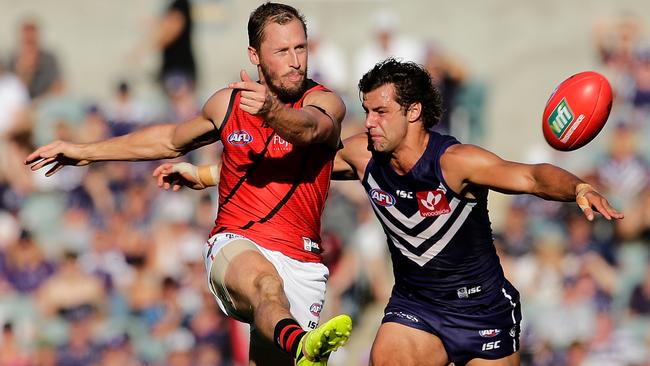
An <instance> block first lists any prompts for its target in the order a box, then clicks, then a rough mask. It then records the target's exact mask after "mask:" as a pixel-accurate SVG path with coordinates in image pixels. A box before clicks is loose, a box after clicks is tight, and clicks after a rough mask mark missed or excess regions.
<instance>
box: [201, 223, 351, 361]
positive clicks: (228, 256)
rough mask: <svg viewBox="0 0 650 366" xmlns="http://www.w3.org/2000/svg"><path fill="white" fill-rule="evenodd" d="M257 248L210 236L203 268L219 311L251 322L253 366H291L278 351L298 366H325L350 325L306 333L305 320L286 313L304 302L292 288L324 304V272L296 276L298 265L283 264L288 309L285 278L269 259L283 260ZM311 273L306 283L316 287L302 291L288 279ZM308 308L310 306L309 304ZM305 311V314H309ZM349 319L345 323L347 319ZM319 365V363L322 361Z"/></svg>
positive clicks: (238, 238) (230, 236) (225, 236)
mask: <svg viewBox="0 0 650 366" xmlns="http://www.w3.org/2000/svg"><path fill="white" fill-rule="evenodd" d="M261 250H264V249H262V248H259V247H257V246H256V245H255V244H254V243H253V242H251V241H250V240H248V239H246V238H244V237H241V236H238V235H233V234H220V235H217V236H216V237H213V238H211V241H209V242H208V247H207V248H206V253H205V258H206V267H207V268H208V269H209V273H210V288H211V290H212V291H213V293H214V294H215V295H216V297H217V300H218V302H219V305H220V307H221V308H222V310H224V312H225V313H226V314H227V315H229V316H232V317H234V318H236V319H239V320H242V321H245V322H247V323H251V324H252V327H253V329H254V334H252V337H251V364H254V365H284V364H292V363H293V362H290V361H291V359H290V358H287V357H286V356H284V355H282V354H281V351H280V348H281V349H283V350H285V351H286V352H287V353H288V354H291V356H294V355H295V357H296V358H297V359H298V365H302V364H305V365H311V364H313V365H318V364H325V362H326V358H327V357H328V356H329V353H330V352H332V351H333V350H334V349H336V348H338V347H339V346H341V345H342V344H343V343H345V342H346V341H347V338H348V337H349V331H350V329H349V328H351V321H348V323H345V322H343V323H345V324H344V325H341V324H342V321H341V320H337V321H335V322H334V325H331V324H329V323H330V322H328V323H326V324H324V325H323V326H321V327H319V328H317V329H315V330H313V331H311V332H312V333H311V335H310V333H307V334H306V332H305V331H304V330H303V328H308V324H307V323H308V322H307V321H306V320H305V319H302V317H301V321H302V323H304V324H302V325H301V324H300V323H299V322H298V321H296V319H295V318H294V317H293V316H292V313H291V312H290V307H292V306H294V305H295V304H296V302H297V301H298V303H300V304H301V305H302V304H304V303H305V301H307V299H304V298H303V299H298V300H296V299H295V298H296V297H299V296H298V295H297V294H296V289H298V291H301V292H307V293H309V294H310V295H314V296H313V297H314V298H316V299H315V300H314V301H318V299H319V298H320V299H321V300H320V302H319V304H320V305H322V297H323V296H324V290H325V287H324V286H325V282H324V280H325V278H326V274H323V273H320V274H319V273H318V272H319V271H318V268H315V269H314V268H308V269H307V271H306V272H305V273H300V271H301V270H302V268H301V267H295V268H292V263H290V262H285V263H283V264H282V265H281V266H280V267H279V268H282V267H289V268H290V269H291V270H290V271H288V272H287V273H284V276H287V278H286V280H287V281H289V283H290V285H291V286H292V287H291V289H290V290H291V291H292V294H293V296H294V300H293V304H291V305H290V302H289V300H288V298H287V295H286V294H285V288H284V286H285V283H284V280H283V278H282V276H281V275H280V274H279V273H278V271H277V269H276V267H275V266H274V264H273V263H272V262H271V261H270V259H271V260H275V261H277V260H287V259H286V257H283V256H281V255H280V257H279V258H275V257H274V256H278V255H279V254H278V253H275V254H272V253H269V252H268V251H266V250H264V251H265V253H266V254H262V252H261ZM267 257H268V258H267ZM293 265H295V263H294V264H293ZM306 266H309V265H306ZM321 266H322V265H321ZM323 268H324V267H323ZM310 269H311V271H310ZM285 272H286V271H285ZM294 272H295V273H294ZM309 272H316V278H315V279H313V280H312V281H309V280H310V279H309V278H308V281H307V285H308V287H314V286H315V287H316V289H315V290H314V289H312V288H308V287H304V284H301V283H300V281H297V279H296V278H291V276H293V277H296V276H301V277H302V276H304V277H309ZM325 272H326V269H325ZM319 278H322V281H319ZM301 285H303V289H300V286H301ZM320 286H322V287H320ZM307 298H308V299H311V298H312V297H310V296H308V297H307ZM300 300H302V301H300ZM306 304H307V305H306V307H307V308H308V307H309V305H310V304H311V303H306ZM301 307H305V306H301ZM306 311H307V312H308V313H309V311H308V310H306ZM347 319H348V320H349V317H347ZM313 320H315V322H313V324H314V327H315V326H316V324H317V323H318V317H317V315H316V317H315V318H314V319H313ZM347 324H349V326H348V325H347ZM323 327H324V328H323ZM323 329H325V330H323ZM343 329H345V330H347V332H346V331H343ZM316 331H318V332H317V333H318V334H319V336H318V337H315V336H314V335H313V334H314V333H313V332H316ZM338 333H341V334H338ZM305 335H309V337H304V336H305ZM303 337H304V338H305V340H304V342H302V341H303ZM310 340H314V341H310ZM273 342H275V343H276V345H277V346H278V347H279V348H277V351H278V352H276V350H274V349H273V348H272V347H268V346H269V345H271V344H272V343H273ZM319 342H320V344H319ZM312 343H313V344H315V345H316V346H312V347H311V348H310V347H309V345H310V344H312ZM302 349H306V350H307V352H306V354H305V355H304V356H305V357H302V352H301V350H302ZM301 359H302V361H301ZM312 361H317V362H318V363H313V362H312ZM321 361H322V362H323V363H320V362H321ZM301 362H302V363H301Z"/></svg>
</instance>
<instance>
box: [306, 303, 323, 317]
mask: <svg viewBox="0 0 650 366" xmlns="http://www.w3.org/2000/svg"><path fill="white" fill-rule="evenodd" d="M321 310H323V304H321V303H318V302H315V303H313V304H311V306H310V307H309V312H310V313H311V315H313V316H320V312H321Z"/></svg>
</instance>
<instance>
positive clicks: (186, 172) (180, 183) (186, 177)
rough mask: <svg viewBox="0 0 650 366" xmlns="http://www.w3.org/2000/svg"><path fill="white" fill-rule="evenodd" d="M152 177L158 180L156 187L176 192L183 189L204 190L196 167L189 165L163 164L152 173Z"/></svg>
mask: <svg viewBox="0 0 650 366" xmlns="http://www.w3.org/2000/svg"><path fill="white" fill-rule="evenodd" d="M153 176H154V177H156V178H157V179H158V187H160V188H162V189H164V190H169V189H170V188H171V189H172V190H173V191H174V192H176V191H178V190H179V189H181V188H183V187H189V188H192V189H197V190H200V189H204V188H206V187H205V185H203V184H202V183H201V182H200V180H199V176H198V167H196V166H194V165H192V164H190V163H175V164H173V163H164V164H162V165H160V166H158V167H157V168H156V169H155V170H154V171H153Z"/></svg>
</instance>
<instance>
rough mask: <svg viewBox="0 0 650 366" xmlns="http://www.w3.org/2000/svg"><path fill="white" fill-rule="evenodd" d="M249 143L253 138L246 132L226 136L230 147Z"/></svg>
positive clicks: (241, 131) (236, 132)
mask: <svg viewBox="0 0 650 366" xmlns="http://www.w3.org/2000/svg"><path fill="white" fill-rule="evenodd" d="M251 141H253V136H251V134H250V133H248V131H246V130H237V131H233V132H232V133H231V134H230V135H228V142H229V143H230V144H231V145H235V146H243V145H246V144H248V143H249V142H251Z"/></svg>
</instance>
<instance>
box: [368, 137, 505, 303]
mask: <svg viewBox="0 0 650 366" xmlns="http://www.w3.org/2000/svg"><path fill="white" fill-rule="evenodd" d="M458 143H459V142H458V141H457V140H456V139H455V138H453V137H451V136H443V135H440V134H438V133H436V132H430V135H429V142H428V145H427V147H426V150H425V152H424V154H423V155H422V157H421V158H420V159H419V160H418V161H417V162H416V164H415V165H414V166H413V168H412V169H411V170H410V171H409V172H408V173H407V174H405V175H399V174H397V173H396V172H395V171H394V170H393V169H392V168H391V167H390V165H389V162H388V159H383V157H382V156H381V155H380V154H374V155H373V157H372V158H371V159H370V161H369V162H368V165H367V166H366V171H365V176H364V177H363V181H362V184H363V186H364V188H365V190H366V192H367V194H368V196H369V198H370V202H371V204H372V207H373V209H374V211H375V213H376V214H377V217H378V218H379V221H380V222H381V224H382V226H383V229H384V231H385V233H386V236H387V238H388V245H389V248H390V252H391V257H392V260H393V271H394V275H395V288H396V290H398V291H400V290H401V291H405V292H406V293H409V294H413V295H412V296H416V297H418V298H422V299H423V300H426V301H430V302H434V303H439V304H441V305H443V306H445V307H454V308H467V309H468V310H469V308H470V307H472V308H475V307H477V306H478V307H480V306H482V305H487V304H489V303H491V302H492V300H493V299H494V296H497V295H498V296H500V297H502V296H503V294H502V293H501V292H502V291H501V288H502V286H503V285H504V282H505V278H504V275H503V270H502V269H501V265H500V263H499V257H498V256H497V254H496V250H495V248H494V244H493V240H492V229H491V225H490V220H489V218H488V210H487V191H486V192H485V195H483V196H482V197H479V198H477V199H469V198H464V197H462V196H461V195H459V194H457V193H455V192H453V191H452V190H451V189H450V188H449V187H448V185H447V183H446V182H445V180H444V178H443V175H442V170H441V168H440V157H441V156H442V154H443V153H444V152H445V150H446V149H447V148H448V147H449V146H451V145H454V144H458ZM468 300H469V301H468Z"/></svg>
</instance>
